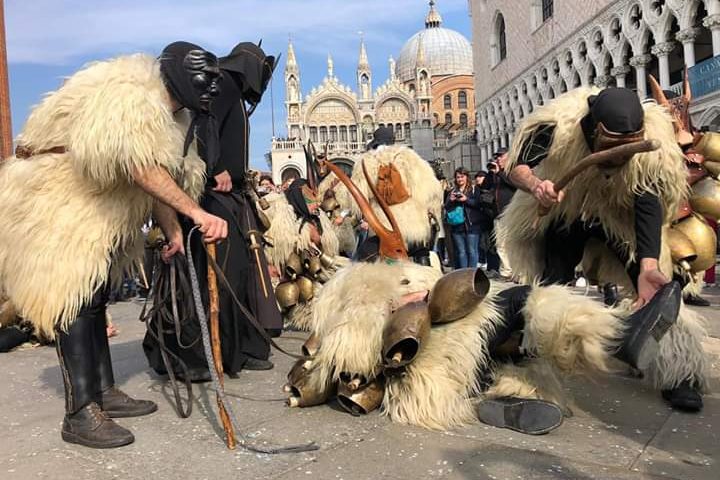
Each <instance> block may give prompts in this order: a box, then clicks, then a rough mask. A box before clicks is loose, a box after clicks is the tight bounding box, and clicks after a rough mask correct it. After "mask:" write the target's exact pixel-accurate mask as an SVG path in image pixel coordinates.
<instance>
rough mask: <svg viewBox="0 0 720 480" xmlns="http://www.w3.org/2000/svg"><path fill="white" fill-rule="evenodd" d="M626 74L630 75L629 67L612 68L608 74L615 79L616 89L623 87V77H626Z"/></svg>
mask: <svg viewBox="0 0 720 480" xmlns="http://www.w3.org/2000/svg"><path fill="white" fill-rule="evenodd" d="M628 73H630V66H629V65H622V66H620V67H614V68H612V69H611V70H610V74H611V75H612V76H613V77H615V83H616V84H617V86H618V88H624V87H625V77H626V76H627V74H628Z"/></svg>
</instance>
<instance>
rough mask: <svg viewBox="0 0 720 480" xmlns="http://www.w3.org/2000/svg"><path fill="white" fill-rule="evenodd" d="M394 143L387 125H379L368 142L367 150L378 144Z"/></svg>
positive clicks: (376, 146) (391, 132) (373, 148)
mask: <svg viewBox="0 0 720 480" xmlns="http://www.w3.org/2000/svg"><path fill="white" fill-rule="evenodd" d="M393 143H395V135H393V131H392V130H390V129H389V128H388V127H379V128H378V129H377V130H375V132H374V133H373V139H372V140H371V141H370V143H368V145H367V149H368V150H375V149H376V148H378V147H379V146H380V145H392V144H393Z"/></svg>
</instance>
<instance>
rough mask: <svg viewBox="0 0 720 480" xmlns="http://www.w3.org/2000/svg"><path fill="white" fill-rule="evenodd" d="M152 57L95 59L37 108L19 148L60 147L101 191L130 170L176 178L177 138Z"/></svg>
mask: <svg viewBox="0 0 720 480" xmlns="http://www.w3.org/2000/svg"><path fill="white" fill-rule="evenodd" d="M169 99H170V97H169V94H168V92H167V89H166V88H165V85H164V84H163V81H162V78H161V76H160V69H159V65H158V63H157V62H156V61H155V59H154V58H153V57H151V56H149V55H144V54H136V55H128V56H122V57H117V58H115V59H111V60H107V61H102V62H95V63H92V64H89V65H88V66H86V67H85V68H84V69H82V70H80V71H79V72H77V73H75V74H74V75H73V76H71V77H69V78H68V79H67V80H66V81H65V83H64V84H63V85H62V86H61V87H60V88H59V89H58V90H56V91H54V92H51V93H49V94H48V95H47V96H46V97H45V98H44V99H43V101H42V102H41V103H40V104H39V105H37V106H36V107H35V108H34V109H33V111H32V113H31V114H30V117H29V118H28V121H27V123H26V125H25V128H24V129H23V131H22V133H21V134H20V137H19V138H18V144H20V145H24V146H27V147H29V148H32V149H34V150H43V149H49V148H53V147H65V148H66V149H67V150H68V152H69V154H68V157H69V159H70V161H71V163H72V165H73V167H74V169H75V170H76V171H78V172H80V173H82V174H83V175H84V176H86V177H88V178H90V179H92V180H93V181H94V182H95V183H96V184H99V185H100V186H101V187H103V188H107V187H111V186H113V185H115V184H117V183H118V182H120V181H129V179H130V178H131V173H132V171H133V170H134V169H136V168H147V167H155V166H159V167H164V168H165V169H167V170H168V171H169V172H170V173H171V175H173V176H177V175H178V173H179V172H178V159H179V158H180V157H181V156H182V151H181V148H182V145H183V137H182V133H181V132H180V130H179V129H178V128H176V123H175V120H174V118H173V114H172V111H171V107H170V102H169Z"/></svg>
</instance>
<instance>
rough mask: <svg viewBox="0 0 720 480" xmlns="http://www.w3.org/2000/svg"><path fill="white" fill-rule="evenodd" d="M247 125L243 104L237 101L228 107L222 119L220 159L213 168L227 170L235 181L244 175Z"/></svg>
mask: <svg viewBox="0 0 720 480" xmlns="http://www.w3.org/2000/svg"><path fill="white" fill-rule="evenodd" d="M247 127H248V125H247V117H246V113H245V105H244V104H243V103H242V101H237V102H235V103H234V104H233V106H232V107H231V108H230V110H229V112H228V114H227V116H226V117H225V119H224V122H223V125H222V130H221V132H222V133H221V135H220V151H221V154H220V161H219V162H218V165H217V167H216V168H215V172H216V173H220V172H222V171H223V170H227V171H228V173H229V174H230V177H231V178H232V180H233V183H235V182H241V181H243V179H244V177H245V162H246V153H247V141H248V128H247Z"/></svg>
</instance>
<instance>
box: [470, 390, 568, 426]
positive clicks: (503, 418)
mask: <svg viewBox="0 0 720 480" xmlns="http://www.w3.org/2000/svg"><path fill="white" fill-rule="evenodd" d="M476 411H477V415H478V418H479V419H480V421H481V422H483V423H485V424H487V425H492V426H493V427H498V428H509V429H510V430H515V431H516V432H520V433H525V434H528V435H543V434H545V433H549V432H551V431H553V430H555V429H556V428H558V427H559V426H560V425H562V422H563V413H562V410H561V409H560V407H558V406H557V405H555V404H554V403H551V402H547V401H545V400H537V399H527V398H515V397H505V398H494V399H489V400H483V401H482V402H480V403H479V404H478V405H477V407H476Z"/></svg>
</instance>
